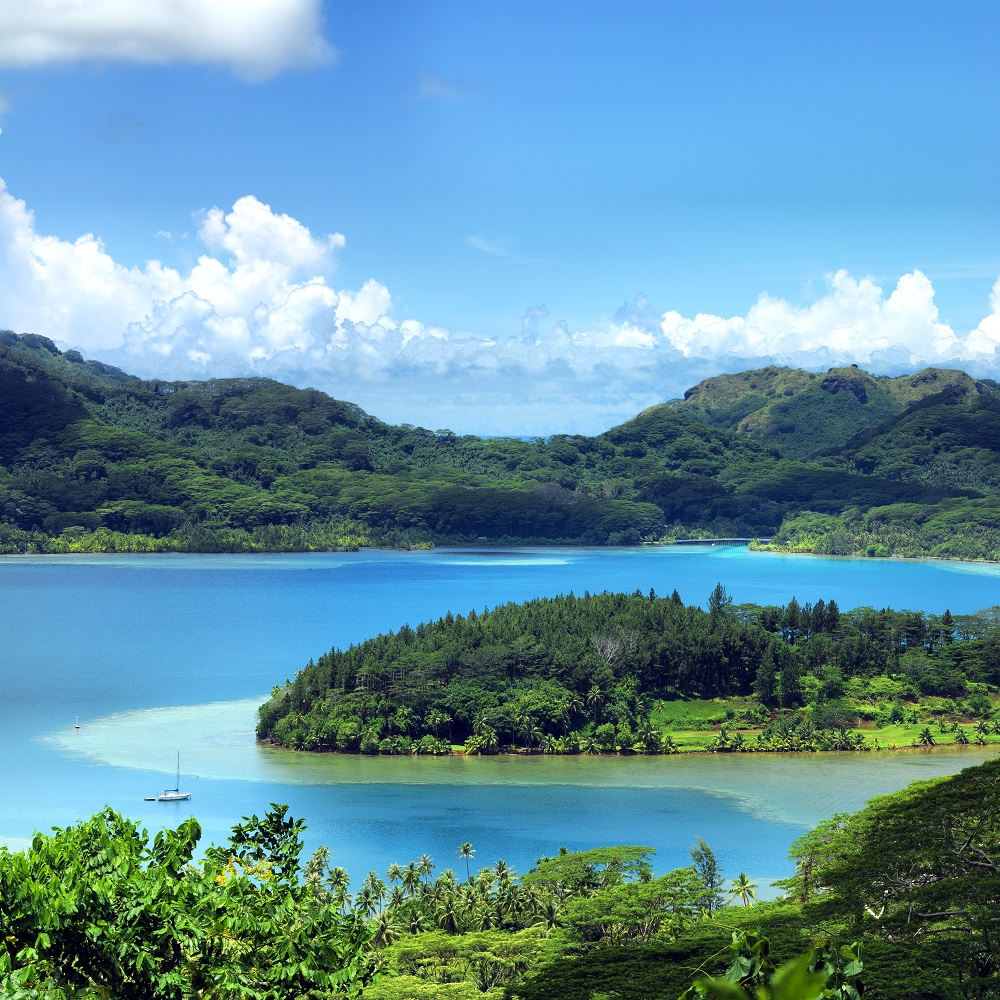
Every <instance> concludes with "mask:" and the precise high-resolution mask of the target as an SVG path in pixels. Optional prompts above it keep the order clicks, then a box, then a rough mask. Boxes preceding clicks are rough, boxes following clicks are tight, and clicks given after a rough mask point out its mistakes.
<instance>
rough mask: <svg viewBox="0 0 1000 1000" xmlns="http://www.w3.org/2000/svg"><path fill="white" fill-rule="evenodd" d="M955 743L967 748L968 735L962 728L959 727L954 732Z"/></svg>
mask: <svg viewBox="0 0 1000 1000" xmlns="http://www.w3.org/2000/svg"><path fill="white" fill-rule="evenodd" d="M955 742H956V743H957V744H958V745H959V746H961V747H967V746H968V745H969V734H968V733H967V732H966V731H965V727H964V726H959V727H958V729H957V730H956V732H955Z"/></svg>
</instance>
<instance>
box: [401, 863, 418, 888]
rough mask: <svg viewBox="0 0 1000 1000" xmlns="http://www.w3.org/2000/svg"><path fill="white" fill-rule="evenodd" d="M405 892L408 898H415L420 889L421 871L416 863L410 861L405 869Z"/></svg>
mask: <svg viewBox="0 0 1000 1000" xmlns="http://www.w3.org/2000/svg"><path fill="white" fill-rule="evenodd" d="M402 882H403V891H404V892H405V893H406V894H407V895H408V896H415V895H416V894H417V889H419V888H420V869H419V868H418V867H417V863H416V861H410V862H409V863H408V864H407V865H406V867H405V868H404V869H403V878H402Z"/></svg>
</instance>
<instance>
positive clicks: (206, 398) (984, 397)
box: [0, 331, 1000, 558]
mask: <svg viewBox="0 0 1000 1000" xmlns="http://www.w3.org/2000/svg"><path fill="white" fill-rule="evenodd" d="M997 431H1000V392H998V390H997V388H996V386H995V385H994V384H993V383H991V382H985V381H976V380H974V379H971V378H970V377H969V376H967V375H965V374H963V373H961V372H946V371H936V370H928V371H925V372H921V373H919V374H918V375H916V376H908V377H906V378H901V379H884V378H876V377H874V376H871V375H868V374H867V373H865V372H860V371H859V370H856V369H835V370H831V372H829V373H827V374H826V375H816V374H813V373H808V372H796V371H791V370H787V369H763V370H761V371H759V372H747V373H743V374H742V375H738V376H720V377H719V378H717V379H710V380H708V381H707V382H704V383H701V384H700V385H699V386H696V387H695V388H694V389H692V390H691V391H690V392H689V393H688V398H687V399H686V400H685V401H678V402H674V403H670V404H664V405H662V406H657V407H653V408H651V409H649V410H646V411H644V412H643V413H641V414H639V415H638V416H637V417H635V418H634V419H632V420H629V421H627V422H626V423H624V424H622V425H620V426H618V427H615V428H612V429H610V430H608V431H606V432H605V433H603V434H599V435H597V436H595V437H586V436H581V435H570V434H567V435H556V436H553V437H550V438H546V439H541V438H537V439H532V440H520V439H510V438H477V437H473V436H470V435H458V434H455V433H453V432H452V431H450V430H448V429H446V428H442V429H437V430H428V429H425V428H421V427H414V426H411V425H408V424H404V425H401V426H393V425H389V424H385V423H383V422H382V421H380V420H378V419H377V418H376V417H374V416H371V415H369V414H367V413H365V412H364V411H362V410H361V409H360V408H359V407H357V406H355V405H353V404H351V403H347V402H342V401H339V400H335V399H331V398H330V397H329V396H327V395H325V394H324V393H322V392H318V391H316V390H313V389H296V388H293V387H291V386H287V385H282V384H281V383H278V382H274V381H271V380H269V379H261V378H240V379H215V380H211V381H207V382H167V381H160V380H150V381H144V380H141V379H138V378H135V377H133V376H130V375H127V374H126V373H124V372H121V371H119V370H118V369H115V368H112V367H110V366H108V365H104V364H101V363H100V362H96V361H87V360H85V359H84V358H83V357H82V355H80V354H79V353H78V352H76V351H66V352H62V351H60V350H59V349H58V348H57V347H56V346H55V345H54V344H53V343H52V342H51V341H49V340H47V339H46V338H44V337H40V336H34V335H28V334H26V335H17V334H14V333H11V332H9V331H6V332H0V552H68V551H256V550H288V549H292V550H295V549H303V550H307V549H330V548H356V547H358V546H361V545H385V546H394V545H396V546H419V545H431V544H447V543H467V542H495V543H536V544H551V543H576V544H588V545H590V544H594V545H607V544H610V545H629V544H638V543H640V542H642V541H655V540H660V539H663V538H664V537H666V538H668V539H669V538H674V537H684V536H688V535H692V534H694V535H699V534H701V535H723V536H728V535H737V536H744V537H769V536H772V535H773V536H775V542H776V544H780V545H785V546H788V547H791V548H795V549H798V550H801V551H821V552H838V553H839V552H862V553H866V552H867V553H870V554H879V555H886V554H902V555H921V554H923V555H926V554H931V555H947V556H960V557H966V558H1000V508H998V507H997V495H996V489H997V486H998V484H1000V471H998V470H1000V463H998V454H997V448H1000V444H997V442H1000V434H998V433H996V432H997Z"/></svg>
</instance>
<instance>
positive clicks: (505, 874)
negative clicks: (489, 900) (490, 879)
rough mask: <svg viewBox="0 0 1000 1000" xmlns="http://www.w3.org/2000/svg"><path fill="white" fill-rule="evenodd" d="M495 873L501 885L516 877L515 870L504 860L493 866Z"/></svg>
mask: <svg viewBox="0 0 1000 1000" xmlns="http://www.w3.org/2000/svg"><path fill="white" fill-rule="evenodd" d="M493 871H494V873H495V874H496V877H497V881H498V882H500V883H504V882H509V881H510V880H511V879H512V878H513V877H514V875H515V872H514V869H513V868H511V867H510V865H508V864H507V862H506V861H504V860H503V858H501V859H500V860H499V861H498V862H497V863H496V864H495V865H494V866H493Z"/></svg>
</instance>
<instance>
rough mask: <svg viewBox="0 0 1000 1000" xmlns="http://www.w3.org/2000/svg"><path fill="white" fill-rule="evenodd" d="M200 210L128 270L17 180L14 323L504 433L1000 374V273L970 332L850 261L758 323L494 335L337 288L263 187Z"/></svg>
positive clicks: (329, 238)
mask: <svg viewBox="0 0 1000 1000" xmlns="http://www.w3.org/2000/svg"><path fill="white" fill-rule="evenodd" d="M197 220H198V230H197V240H198V242H199V244H200V247H201V251H202V252H201V253H200V255H199V256H198V258H197V261H196V262H195V263H194V265H193V266H192V267H190V269H188V270H187V271H186V272H182V271H180V270H178V269H176V268H173V267H169V266H167V265H165V264H163V263H162V262H161V261H158V260H150V261H148V262H147V263H146V264H145V265H144V266H143V267H126V266H124V265H122V264H120V263H118V262H117V261H115V260H114V259H113V258H112V257H111V255H110V254H109V253H108V252H107V250H106V248H105V247H104V245H103V244H102V242H101V240H100V239H99V238H98V237H97V236H95V235H93V234H86V235H83V236H81V237H79V238H78V239H76V240H75V241H73V242H69V241H67V240H62V239H59V238H56V237H53V236H48V235H45V234H42V233H39V232H38V231H37V228H36V225H35V220H34V216H33V214H32V212H31V211H30V210H29V208H28V206H27V205H26V204H25V202H24V201H22V200H20V199H18V198H16V197H14V196H13V195H12V194H10V192H9V191H8V190H7V188H6V185H5V184H4V182H3V181H2V180H0V262H2V272H3V274H4V275H5V280H4V281H3V282H2V283H0V319H2V321H3V323H4V325H8V326H10V327H11V328H12V329H15V330H18V331H19V332H35V333H40V334H43V335H45V336H48V337H51V338H52V339H53V340H55V341H57V342H58V343H60V344H62V345H63V346H65V347H76V348H78V349H80V350H82V351H84V352H85V353H86V354H88V355H89V356H94V357H99V358H102V359H104V360H108V361H111V362H113V363H116V364H119V365H121V366H122V367H123V368H125V369H126V370H129V371H132V372H135V373H136V374H141V375H145V376H148V377H160V378H205V377H222V376H238V375H265V376H270V377H274V378H278V379H282V380H285V381H289V382H292V383H294V384H298V385H311V386H314V387H316V388H320V389H323V390H325V391H327V392H330V393H331V394H332V395H336V396H338V397H340V398H345V399H349V400H351V401H353V402H357V403H359V404H361V405H362V406H363V407H365V408H366V409H368V410H369V411H370V412H373V413H374V414H375V415H377V416H380V417H382V418H383V419H388V420H393V421H408V422H411V423H422V424H424V425H425V426H430V427H441V426H454V428H455V429H456V430H459V431H470V432H476V433H492V434H500V433H504V434H530V433H541V434H546V433H555V432H558V431H586V432H595V431H599V430H602V429H605V428H606V427H607V426H609V425H611V424H612V423H615V422H617V421H620V420H622V419H626V418H628V417H629V416H632V415H634V413H635V412H637V411H638V410H639V409H641V408H642V407H644V406H648V405H650V404H652V403H655V402H660V401H663V400H664V399H667V398H670V397H672V396H675V395H678V394H679V393H680V392H682V391H683V389H684V388H686V387H688V386H689V385H691V384H692V383H693V382H695V381H697V380H699V379H700V378H704V377H707V376H708V375H712V374H718V373H719V372H720V371H733V370H741V369H746V368H750V367H759V366H761V365H764V364H789V365H798V366H802V367H809V368H824V367H829V366H832V365H835V364H846V363H851V362H856V363H859V364H863V365H865V366H866V367H869V368H871V369H872V370H875V371H883V372H900V371H907V370H913V369H915V368H919V367H923V366H926V365H932V364H934V365H954V366H962V367H965V368H967V369H969V370H971V371H974V372H976V373H978V374H1000V279H998V280H997V282H996V284H995V285H994V287H993V291H992V295H991V297H990V303H989V309H990V311H989V313H988V314H987V315H986V316H985V317H984V319H983V320H982V321H981V322H980V323H979V324H978V325H977V326H976V327H975V328H974V329H973V330H971V331H968V332H965V333H961V332H958V331H955V330H953V329H952V328H951V327H950V326H948V325H947V324H945V323H943V322H942V321H941V319H940V317H939V315H938V309H937V306H936V305H935V301H934V288H933V287H932V284H931V282H930V281H929V280H928V278H927V277H926V276H925V275H924V274H923V273H921V272H920V271H919V270H914V271H913V272H911V273H908V274H904V275H902V276H901V277H900V278H899V279H898V281H897V282H896V285H895V288H893V289H892V290H891V291H890V292H889V294H888V295H887V294H886V291H885V289H884V288H883V287H882V286H881V285H880V284H879V283H878V282H876V281H875V280H874V279H873V278H870V277H862V278H855V277H852V276H851V275H850V274H848V273H847V272H846V271H844V270H841V271H838V272H836V273H835V274H831V275H828V276H827V289H826V292H825V294H823V295H822V296H820V297H819V298H817V299H816V300H815V301H813V302H811V303H809V304H808V305H796V304H793V303H791V302H789V301H787V300H786V299H782V298H776V297H772V296H770V295H768V294H766V293H763V294H761V295H760V296H759V298H758V299H757V301H756V302H755V303H754V304H753V305H752V306H751V307H750V308H749V310H748V311H747V312H746V315H744V316H731V317H722V316H715V315H711V314H708V313H699V314H697V315H695V316H692V317H687V316H683V315H681V314H680V313H679V312H676V311H666V312H663V313H660V312H657V311H656V310H655V309H654V308H653V306H652V304H651V303H650V302H649V301H648V300H647V299H646V297H645V296H642V295H639V296H637V297H636V298H635V300H634V301H632V302H630V303H626V304H625V305H623V306H622V307H621V308H619V309H618V310H617V311H616V312H615V313H614V314H613V315H611V316H609V317H605V318H603V319H601V320H600V321H599V322H596V323H594V324H593V325H591V326H589V327H587V328H584V329H570V327H569V325H568V324H567V323H566V322H564V321H562V320H558V319H554V318H553V317H551V316H550V315H549V313H548V310H547V309H546V308H545V306H533V307H530V308H529V309H527V310H526V312H525V314H524V317H523V319H522V322H521V328H520V329H519V330H517V331H512V332H511V334H510V335H509V336H507V337H503V338H497V337H488V336H481V335H477V334H476V333H474V332H467V331H460V330H453V329H447V328H445V327H442V326H438V325H435V324H434V323H433V322H429V321H424V320H421V319H415V318H403V319H399V318H396V317H394V315H393V306H392V296H391V293H390V290H389V289H388V288H387V287H386V286H385V285H384V284H382V283H381V282H379V281H378V280H376V279H375V278H371V279H369V280H367V281H365V282H364V283H363V284H362V285H361V287H360V288H356V289H343V288H338V287H336V285H335V283H334V278H333V276H334V274H335V271H336V255H337V253H338V252H339V251H340V250H342V249H343V248H344V246H345V244H346V240H345V238H344V236H343V235H341V234H340V233H331V234H326V235H323V236H317V235H314V234H313V233H312V232H311V231H310V230H309V228H308V227H307V226H306V225H305V224H303V223H302V222H301V221H299V220H297V219H294V218H292V217H290V216H288V215H285V214H281V213H279V212H276V211H274V210H273V209H272V208H271V207H270V206H269V205H266V204H264V203H262V202H261V201H259V200H258V199H257V198H255V197H253V196H252V195H248V196H246V197H243V198H240V199H239V200H238V201H236V203H235V204H234V205H233V206H232V208H231V210H229V211H228V212H224V211H223V210H222V209H220V208H217V207H214V208H211V209H209V210H208V211H204V212H201V213H199V214H198V215H197Z"/></svg>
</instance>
